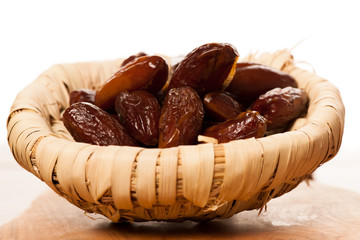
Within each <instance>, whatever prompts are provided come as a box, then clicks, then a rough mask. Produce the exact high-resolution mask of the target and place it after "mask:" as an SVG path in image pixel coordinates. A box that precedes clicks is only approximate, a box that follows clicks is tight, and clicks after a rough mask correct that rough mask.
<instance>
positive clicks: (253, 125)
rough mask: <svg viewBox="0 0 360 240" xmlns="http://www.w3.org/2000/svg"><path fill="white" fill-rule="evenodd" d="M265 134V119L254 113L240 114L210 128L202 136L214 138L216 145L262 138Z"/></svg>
mask: <svg viewBox="0 0 360 240" xmlns="http://www.w3.org/2000/svg"><path fill="white" fill-rule="evenodd" d="M265 132H266V119H265V118H264V117H263V116H261V115H260V114H259V113H258V112H256V111H247V112H242V113H240V114H239V115H238V116H237V117H236V118H234V119H230V120H227V121H225V122H223V123H219V124H217V125H214V126H211V127H209V128H208V129H206V130H205V132H204V134H203V135H204V136H207V137H212V138H215V139H216V140H217V141H218V143H226V142H230V141H232V140H239V139H245V138H251V137H255V138H259V137H263V136H264V134H265Z"/></svg>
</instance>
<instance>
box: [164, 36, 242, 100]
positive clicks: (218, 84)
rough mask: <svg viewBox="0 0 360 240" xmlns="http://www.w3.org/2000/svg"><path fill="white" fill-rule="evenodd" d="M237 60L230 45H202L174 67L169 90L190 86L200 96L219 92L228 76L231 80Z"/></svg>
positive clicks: (236, 55) (235, 53)
mask: <svg viewBox="0 0 360 240" xmlns="http://www.w3.org/2000/svg"><path fill="white" fill-rule="evenodd" d="M237 58H238V53H237V51H236V49H235V48H234V47H233V46H232V45H230V44H219V43H210V44H205V45H202V46H200V47H198V48H196V49H194V50H193V51H192V52H190V53H189V54H188V55H186V56H185V58H184V59H183V60H182V61H181V62H180V63H179V64H178V65H177V66H176V68H175V71H174V73H173V75H172V78H171V80H170V84H169V89H171V88H177V87H182V86H190V87H192V88H193V89H195V90H196V91H197V92H198V94H200V95H202V96H203V95H204V94H205V93H208V92H213V91H218V90H221V89H222V88H223V84H224V82H225V81H228V78H229V76H230V77H231V78H232V76H233V74H232V73H233V72H234V70H235V63H236V61H237Z"/></svg>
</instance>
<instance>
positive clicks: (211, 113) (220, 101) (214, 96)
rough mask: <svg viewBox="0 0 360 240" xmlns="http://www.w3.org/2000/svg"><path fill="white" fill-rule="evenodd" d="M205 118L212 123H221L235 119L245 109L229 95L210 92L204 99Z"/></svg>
mask: <svg viewBox="0 0 360 240" xmlns="http://www.w3.org/2000/svg"><path fill="white" fill-rule="evenodd" d="M204 107H205V113H206V116H207V117H209V118H210V119H211V120H213V121H218V122H223V121H226V120H228V119H232V118H235V117H236V116H237V115H238V114H240V113H241V112H242V111H244V110H245V108H244V107H243V106H242V105H241V104H240V103H239V102H238V101H236V100H235V99H234V98H233V97H232V96H231V95H230V94H229V93H226V92H212V93H207V94H206V95H205V97H204Z"/></svg>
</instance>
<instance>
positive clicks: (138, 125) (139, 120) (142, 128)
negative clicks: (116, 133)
mask: <svg viewBox="0 0 360 240" xmlns="http://www.w3.org/2000/svg"><path fill="white" fill-rule="evenodd" d="M115 109H116V112H117V113H118V115H119V117H120V119H121V121H122V122H123V123H124V125H125V127H126V129H127V130H128V131H129V133H130V134H131V135H132V136H133V137H134V138H135V139H136V140H137V141H138V142H140V143H142V144H144V145H146V146H155V145H156V144H157V143H158V139H159V130H158V126H159V118H160V105H159V103H158V101H157V99H156V97H155V96H154V95H152V94H151V93H149V92H147V91H142V90H137V91H133V92H127V91H125V92H122V93H120V94H119V95H118V96H117V98H116V102H115Z"/></svg>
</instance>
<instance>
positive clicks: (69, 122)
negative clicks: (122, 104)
mask: <svg viewBox="0 0 360 240" xmlns="http://www.w3.org/2000/svg"><path fill="white" fill-rule="evenodd" d="M63 123H64V126H65V127H66V129H67V130H68V131H69V132H70V134H71V135H72V136H73V138H74V140H75V141H77V142H84V143H89V144H96V145H100V146H107V145H121V146H122V145H126V146H137V145H138V144H137V143H136V141H135V140H134V139H133V138H132V137H131V136H130V135H129V134H128V132H127V131H126V129H125V127H124V126H123V125H121V123H120V122H119V121H117V120H116V119H115V118H114V117H112V116H111V115H110V114H108V113H107V112H105V111H104V110H102V109H100V108H99V107H97V106H95V105H94V104H91V103H86V102H78V103H74V104H73V105H71V106H70V107H68V108H67V109H66V110H65V112H64V115H63Z"/></svg>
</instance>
